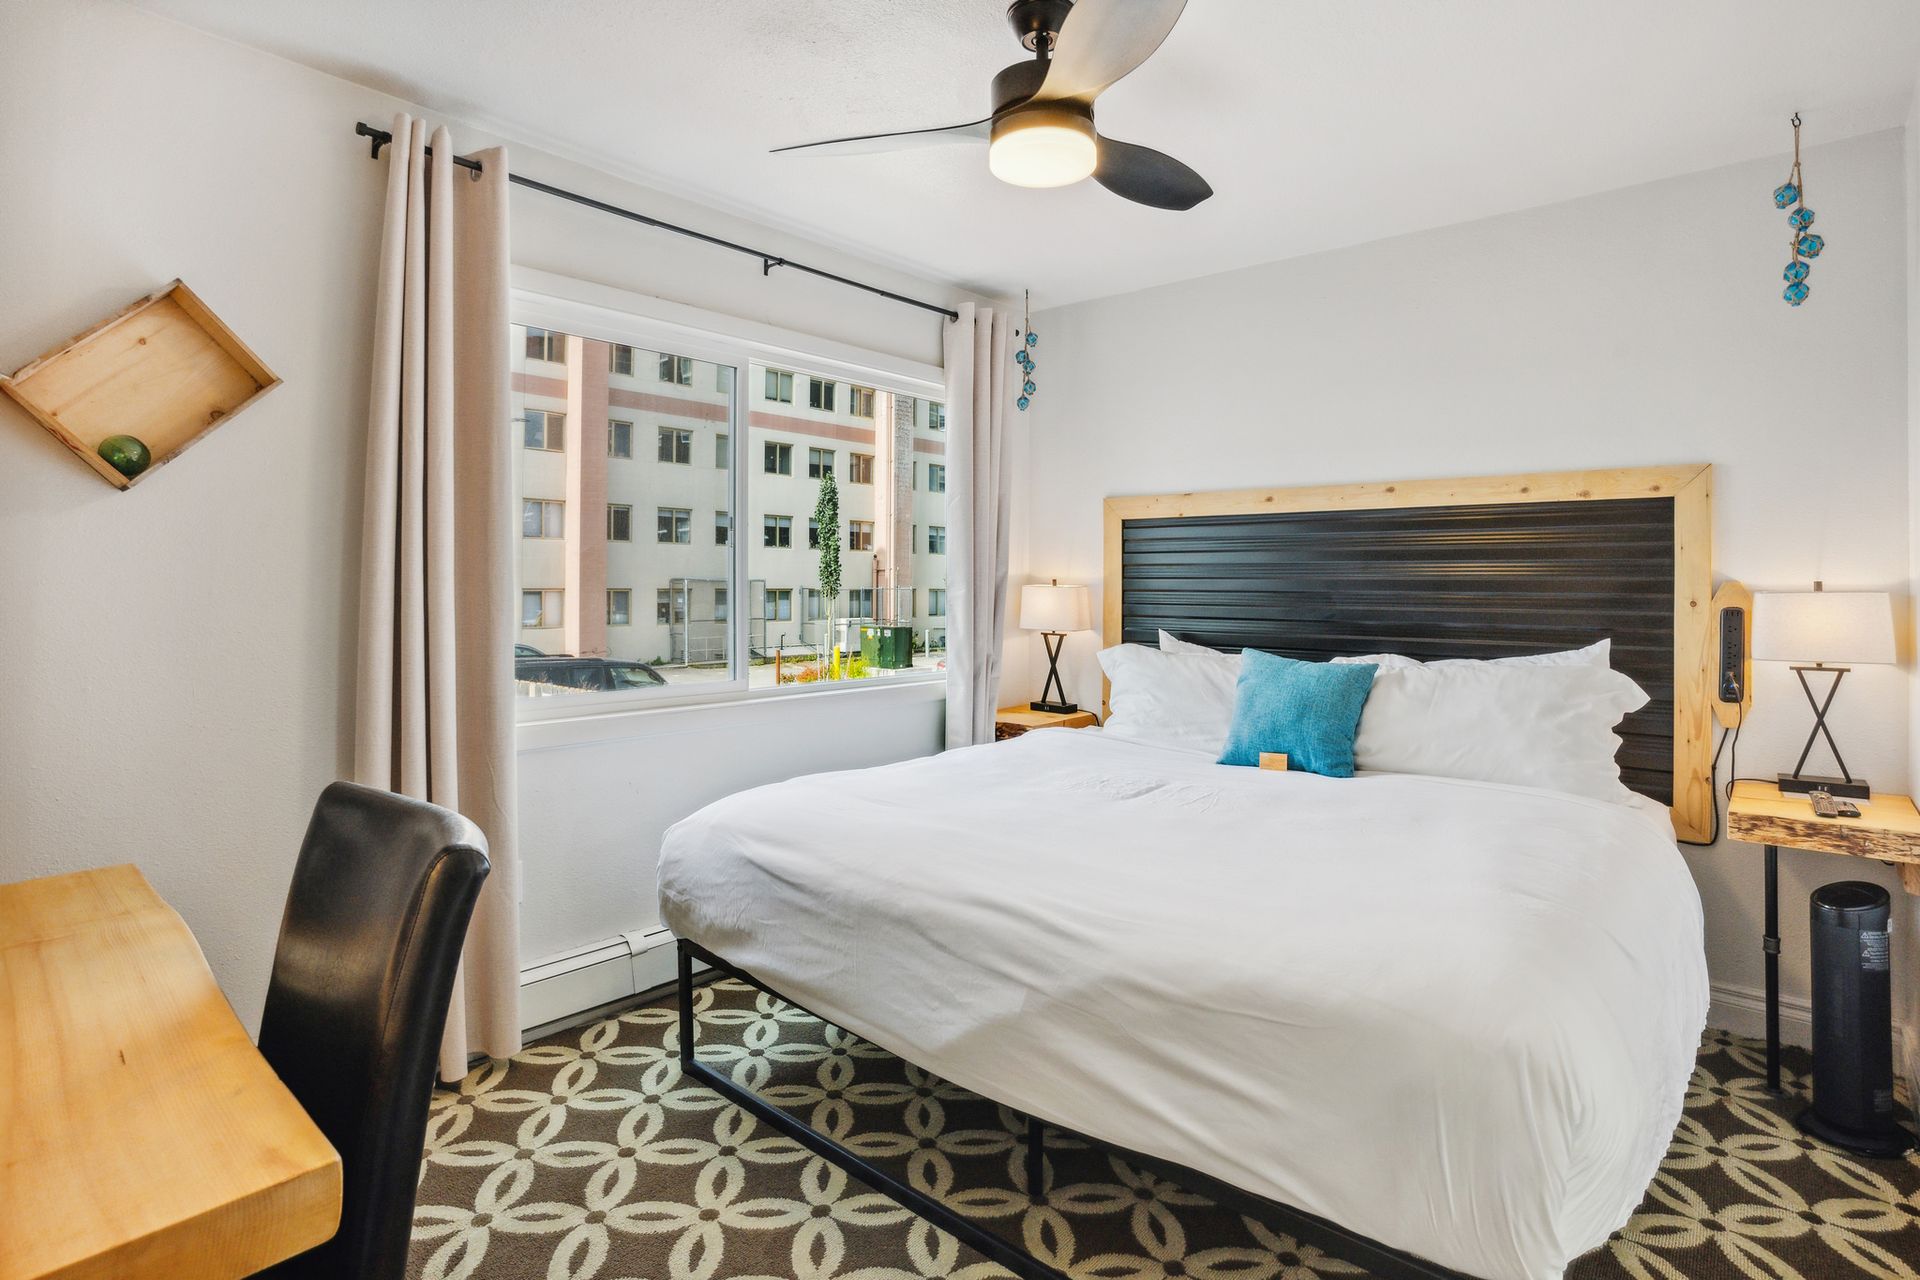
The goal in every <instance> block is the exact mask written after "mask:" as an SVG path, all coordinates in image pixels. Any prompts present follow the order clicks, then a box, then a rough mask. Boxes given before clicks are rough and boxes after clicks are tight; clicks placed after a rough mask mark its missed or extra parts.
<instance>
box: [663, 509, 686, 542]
mask: <svg viewBox="0 0 1920 1280" xmlns="http://www.w3.org/2000/svg"><path fill="white" fill-rule="evenodd" d="M657 519H658V521H659V526H658V532H657V535H656V537H655V541H657V542H692V541H693V512H691V511H688V510H686V509H684V508H682V507H661V508H660V511H659V514H658V516H657Z"/></svg>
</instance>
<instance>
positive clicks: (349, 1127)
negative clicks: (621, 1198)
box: [260, 782, 490, 1280]
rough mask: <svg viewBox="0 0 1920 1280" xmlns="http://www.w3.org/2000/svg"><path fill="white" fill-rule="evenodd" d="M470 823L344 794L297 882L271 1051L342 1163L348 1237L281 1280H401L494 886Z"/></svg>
mask: <svg viewBox="0 0 1920 1280" xmlns="http://www.w3.org/2000/svg"><path fill="white" fill-rule="evenodd" d="M486 848H487V842H486V837H485V836H483V835H481V834H480V830H479V828H477V827H475V826H474V825H473V824H472V823H471V822H469V821H467V820H466V819H465V818H463V817H461V816H460V815H459V814H457V813H452V812H449V811H448V810H446V809H442V808H440V807H439V806H438V805H431V804H427V803H425V802H423V801H419V800H410V799H408V798H406V797H405V796H397V795H394V794H392V793H390V792H386V791H376V790H374V789H372V788H370V787H361V786H355V785H354V784H352V783H350V782H336V783H334V784H333V785H332V786H330V787H328V788H327V789H326V790H325V791H323V792H321V793H320V802H319V803H318V804H317V805H315V806H314V809H313V821H312V822H311V823H310V824H309V825H308V827H307V838H306V841H305V842H304V843H303V844H302V845H301V846H300V861H299V862H298V863H297V864H296V865H295V867H294V870H293V887H292V889H291V890H290V891H289V892H288V894H287V910H286V914H285V915H284V916H282V917H281V920H280V945H279V949H278V950H277V951H276V952H275V953H274V957H273V980H272V983H271V985H270V986H269V987H268V989H267V1004H266V1010H265V1012H264V1013H263V1014H262V1015H261V1019H260V1052H261V1054H262V1055H264V1056H265V1057H266V1059H267V1061H268V1062H269V1063H271V1064H272V1066H273V1069H274V1070H275V1071H277V1072H278V1073H279V1074H280V1078H281V1079H282V1080H283V1081H285V1082H286V1085H287V1088H288V1089H290V1090H291V1091H292V1092H293V1096H294V1097H296V1098H298V1099H299V1100H300V1104H301V1105H302V1106H304V1107H305V1108H306V1109H307V1113H308V1114H309V1115H311V1116H312V1117H313V1119H314V1123H316V1124H317V1125H319V1126H320V1130H321V1132H323V1133H325V1134H326V1135H327V1139H328V1141H330V1142H332V1143H333V1146H334V1149H335V1150H336V1151H338V1152H339V1153H340V1165H341V1175H342V1178H343V1181H344V1186H343V1188H342V1192H343V1194H342V1204H341V1215H340V1231H339V1233H338V1234H337V1235H335V1236H334V1238H333V1239H331V1240H329V1241H328V1242H327V1243H325V1244H323V1245H321V1246H319V1247H318V1248H315V1249H310V1250H308V1251H307V1252H306V1253H303V1254H301V1255H300V1256H299V1257H296V1258H292V1259H289V1260H288V1261H286V1262H284V1263H281V1264H280V1265H279V1266H277V1267H274V1268H272V1269H270V1270H269V1271H267V1272H266V1273H264V1274H266V1275H269V1276H273V1277H276V1278H278V1280H307V1278H308V1277H314V1278H316V1280H317V1278H318V1277H323V1276H324V1277H326V1278H327V1280H400V1277H401V1276H403V1275H404V1274H405V1272H406V1265H407V1240H408V1235H409V1233H410V1230H411V1228H412V1224H413V1200H414V1190H415V1187H416V1186H417V1184H418V1180H419V1172H420V1152H421V1148H422V1146H423V1145H424V1143H425V1141H426V1130H427V1100H428V1097H429V1095H430V1094H431V1092H432V1090H433V1079H434V1068H435V1064H436V1062H437V1061H438V1058H439V1051H440V1037H441V1033H442V1032H443V1031H444V1030H445V1028H446V1022H447V1003H448V1000H449V998H450V997H451V996H452V993H453V980H454V974H455V971H456V970H457V968H458V966H459V963H460V949H461V946H462V944H463V943H464V942H465V940H466V936H467V923H468V921H469V920H470V919H471V918H472V916H473V904H474V900H475V899H476V898H478V897H479V895H480V884H481V882H482V881H483V880H485V879H486V878H487V872H488V871H489V870H490V867H489V865H488V863H487V854H486Z"/></svg>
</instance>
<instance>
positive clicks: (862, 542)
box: [847, 520, 873, 551]
mask: <svg viewBox="0 0 1920 1280" xmlns="http://www.w3.org/2000/svg"><path fill="white" fill-rule="evenodd" d="M847 550H849V551H871V550H873V521H871V520H849V521H848V522H847Z"/></svg>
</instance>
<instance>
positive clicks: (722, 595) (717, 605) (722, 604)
mask: <svg viewBox="0 0 1920 1280" xmlns="http://www.w3.org/2000/svg"><path fill="white" fill-rule="evenodd" d="M713 620H714V621H715V622H725V621H726V620H727V589H726V588H725V587H715V588H714V589H713Z"/></svg>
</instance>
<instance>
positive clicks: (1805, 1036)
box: [1707, 982, 1901, 1048]
mask: <svg viewBox="0 0 1920 1280" xmlns="http://www.w3.org/2000/svg"><path fill="white" fill-rule="evenodd" d="M1707 1025H1708V1026H1710V1027H1718V1028H1720V1029H1721V1030H1722V1031H1731V1032H1733V1033H1734V1034H1735V1035H1737V1036H1747V1037H1748V1038H1750V1039H1754V1040H1759V1039H1762V1038H1764V1037H1765V1036H1766V1034H1767V993H1766V992H1765V991H1760V990H1756V989H1755V988H1753V987H1740V986H1735V985H1733V984H1732V983H1727V982H1716V983H1714V984H1713V1003H1712V1005H1710V1006H1709V1007H1708V1009H1707ZM1900 1034H1901V1028H1900V1026H1899V1024H1898V1023H1896V1024H1894V1028H1893V1035H1894V1041H1895V1043H1898V1042H1899V1039H1900ZM1780 1042H1781V1043H1782V1044H1797V1045H1800V1046H1801V1047H1803V1048H1805V1047H1807V1046H1810V1045H1812V1044H1813V1006H1812V1005H1811V1004H1809V1003H1808V1002H1807V1001H1806V1000H1805V999H1803V998H1801V997H1799V996H1781V997H1780Z"/></svg>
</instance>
